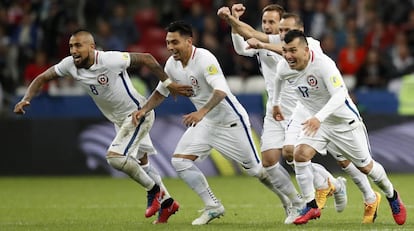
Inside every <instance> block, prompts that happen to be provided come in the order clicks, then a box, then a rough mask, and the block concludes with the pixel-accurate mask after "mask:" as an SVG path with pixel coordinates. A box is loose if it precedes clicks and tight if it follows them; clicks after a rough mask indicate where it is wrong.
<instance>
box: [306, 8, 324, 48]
mask: <svg viewBox="0 0 414 231" xmlns="http://www.w3.org/2000/svg"><path fill="white" fill-rule="evenodd" d="M307 2H310V1H307ZM327 21H328V16H327V13H326V1H316V2H315V3H314V13H313V15H312V19H311V22H310V33H309V34H310V36H311V37H313V38H315V39H318V40H320V39H321V38H322V35H323V34H324V32H325V31H326V24H327Z"/></svg>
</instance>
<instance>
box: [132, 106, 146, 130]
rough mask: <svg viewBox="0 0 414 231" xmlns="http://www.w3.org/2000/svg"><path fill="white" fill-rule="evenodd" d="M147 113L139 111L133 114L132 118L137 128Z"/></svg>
mask: <svg viewBox="0 0 414 231" xmlns="http://www.w3.org/2000/svg"><path fill="white" fill-rule="evenodd" d="M146 113H147V112H146V111H145V110H142V109H141V110H137V111H134V112H132V114H131V116H132V124H133V125H134V126H135V127H137V126H138V124H139V122H140V121H141V119H142V118H144V117H145V114H146Z"/></svg>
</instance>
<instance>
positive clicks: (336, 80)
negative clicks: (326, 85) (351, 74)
mask: <svg viewBox="0 0 414 231" xmlns="http://www.w3.org/2000/svg"><path fill="white" fill-rule="evenodd" d="M331 82H332V85H333V86H334V87H339V86H341V85H342V81H341V78H339V76H336V75H334V76H331Z"/></svg>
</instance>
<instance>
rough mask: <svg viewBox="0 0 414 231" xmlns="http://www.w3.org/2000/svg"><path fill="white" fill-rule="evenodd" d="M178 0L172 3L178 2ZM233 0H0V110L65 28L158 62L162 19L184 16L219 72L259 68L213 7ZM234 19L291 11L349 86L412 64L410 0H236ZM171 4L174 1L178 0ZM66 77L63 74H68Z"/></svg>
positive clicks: (65, 84) (378, 84) (47, 59)
mask: <svg viewBox="0 0 414 231" xmlns="http://www.w3.org/2000/svg"><path fill="white" fill-rule="evenodd" d="M177 2H178V3H177ZM238 2H240V1H234V0H179V1H167V0H152V1H150V0H144V1H132V0H124V1H118V0H102V1H94V0H79V1H69V0H63V1H57V0H3V1H1V2H0V85H1V86H0V111H2V112H3V114H6V113H4V112H5V111H6V110H8V108H9V107H8V105H9V103H10V99H11V98H12V97H13V96H14V95H16V94H19V92H21V89H24V87H25V86H27V84H28V83H30V81H31V80H32V79H33V78H35V77H36V76H37V75H38V74H39V73H41V72H43V71H44V70H45V69H47V68H48V67H50V66H51V65H52V64H53V63H55V62H56V61H58V60H60V59H62V58H63V57H65V56H67V55H68V54H69V50H68V48H67V44H68V38H69V37H70V35H71V32H72V31H74V30H76V29H77V28H79V27H82V28H87V29H89V30H91V31H92V32H94V33H95V37H96V43H97V46H98V47H99V48H100V49H103V50H120V51H123V50H125V51H137V52H150V53H151V54H153V55H154V57H156V58H157V60H158V61H159V62H160V63H162V64H164V62H165V61H166V59H167V58H168V55H169V54H168V52H167V50H166V48H165V34H166V32H165V30H164V28H165V26H166V25H168V23H169V22H171V21H173V20H177V19H183V20H185V21H187V22H190V23H191V24H192V25H193V27H194V28H195V29H196V31H194V34H195V36H194V43H195V45H197V46H200V47H204V48H206V49H208V50H210V51H211V52H212V53H213V54H214V55H215V56H216V57H217V58H218V60H219V62H220V64H221V66H222V68H223V71H224V74H225V75H226V76H238V77H239V78H243V79H247V78H249V77H250V76H255V75H258V74H259V68H258V66H257V62H256V60H254V59H252V58H248V57H242V56H239V55H237V54H236V53H235V52H234V50H233V47H232V42H231V36H229V34H230V27H229V26H228V25H227V24H226V23H224V22H223V21H221V20H220V19H219V17H218V16H217V15H216V11H217V9H218V8H219V7H221V6H231V5H233V4H234V3H238ZM241 2H242V3H243V4H244V5H246V6H247V9H248V11H247V12H246V14H245V15H244V16H243V17H242V18H241V20H243V21H244V22H246V23H248V24H250V25H252V26H254V27H255V28H258V29H259V30H260V24H261V11H260V10H261V9H262V8H263V7H264V6H265V5H268V4H270V3H278V4H280V5H282V6H283V7H284V8H285V9H286V11H288V12H294V13H298V14H300V15H301V16H302V18H303V20H304V22H305V33H306V34H307V35H309V36H312V37H313V38H316V39H318V40H320V41H321V46H322V48H323V50H324V52H325V53H327V54H328V55H329V56H330V57H331V58H332V59H334V60H335V61H336V63H337V65H338V67H339V69H340V71H341V72H342V73H343V75H344V78H345V81H346V82H347V83H348V84H349V86H350V89H368V90H370V89H385V90H386V89H388V88H389V86H390V85H391V83H392V82H394V80H397V81H398V79H399V78H400V77H401V76H403V75H406V74H409V73H412V72H413V70H414V1H398V0H382V1H375V0H289V1H288V0H279V1H277V0H274V1H271V0H259V1H241ZM177 4H178V5H177ZM132 73H133V78H135V77H139V80H138V78H136V79H137V81H142V82H143V83H145V85H146V86H147V88H148V89H149V90H152V89H153V88H154V87H155V86H156V82H154V79H156V78H152V77H150V76H149V75H150V72H149V70H148V69H146V68H141V69H139V70H132ZM68 79H69V78H68ZM43 91H44V94H52V95H53V94H83V92H82V91H81V90H79V89H78V88H77V87H76V85H75V84H74V83H73V82H71V81H70V80H64V81H59V82H54V83H52V84H50V85H48V86H45V87H44V89H43Z"/></svg>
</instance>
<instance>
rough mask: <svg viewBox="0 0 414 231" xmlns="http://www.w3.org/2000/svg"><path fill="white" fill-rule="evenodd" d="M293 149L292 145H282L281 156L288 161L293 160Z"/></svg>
mask: <svg viewBox="0 0 414 231" xmlns="http://www.w3.org/2000/svg"><path fill="white" fill-rule="evenodd" d="M293 150H294V146H293V145H285V146H283V149H282V155H283V158H284V159H285V160H286V161H288V162H292V161H293Z"/></svg>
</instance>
